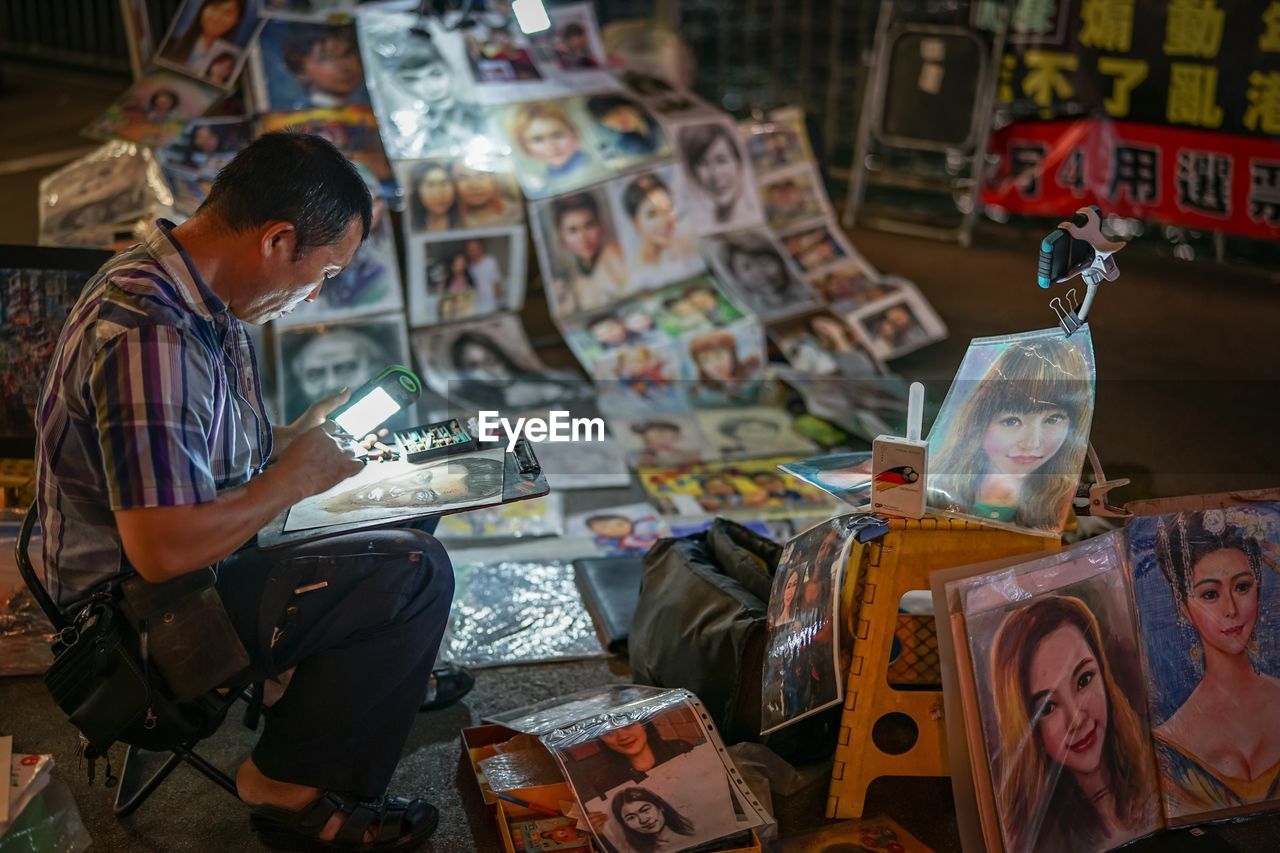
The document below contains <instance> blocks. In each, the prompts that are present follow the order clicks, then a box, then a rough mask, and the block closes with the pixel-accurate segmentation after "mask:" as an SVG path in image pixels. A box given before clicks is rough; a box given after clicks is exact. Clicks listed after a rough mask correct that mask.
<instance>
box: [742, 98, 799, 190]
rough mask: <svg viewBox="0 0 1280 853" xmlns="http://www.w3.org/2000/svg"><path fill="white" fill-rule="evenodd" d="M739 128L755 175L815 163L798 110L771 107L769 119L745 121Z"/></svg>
mask: <svg viewBox="0 0 1280 853" xmlns="http://www.w3.org/2000/svg"><path fill="white" fill-rule="evenodd" d="M740 128H741V131H742V137H743V139H744V140H745V142H746V146H747V153H748V154H749V155H750V157H751V165H752V166H753V167H754V168H755V171H756V174H757V175H758V176H764V175H768V174H771V173H773V172H776V171H778V170H780V169H786V168H788V167H793V166H798V165H800V164H801V163H813V162H814V156H813V148H812V147H811V146H810V145H809V133H808V131H807V130H806V129H805V126H804V113H802V112H801V111H799V110H796V109H781V110H774V111H773V113H772V114H771V115H770V116H769V118H768V120H766V121H762V122H755V121H746V122H743V123H742V124H741V125H740Z"/></svg>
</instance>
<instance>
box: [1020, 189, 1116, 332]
mask: <svg viewBox="0 0 1280 853" xmlns="http://www.w3.org/2000/svg"><path fill="white" fill-rule="evenodd" d="M1064 238H1065V239H1064ZM1124 246H1125V244H1124V243H1118V242H1114V241H1111V240H1108V239H1106V238H1105V237H1103V236H1102V211H1101V210H1099V209H1098V208H1097V207H1096V206H1092V205H1091V206H1089V207H1082V208H1080V209H1079V210H1077V211H1076V214H1075V216H1073V217H1071V219H1068V220H1065V221H1063V222H1060V223H1058V227H1057V228H1055V229H1054V230H1053V231H1052V232H1050V233H1049V236H1047V237H1045V238H1044V240H1043V241H1041V243H1040V263H1039V268H1038V271H1037V272H1038V275H1037V279H1036V280H1037V283H1038V284H1039V285H1040V286H1041V287H1049V286H1050V285H1053V284H1062V283H1063V282H1065V281H1069V280H1070V279H1072V278H1074V277H1075V276H1077V275H1078V276H1080V278H1081V280H1083V281H1084V283H1085V285H1086V288H1087V289H1086V290H1085V295H1084V302H1082V303H1080V304H1079V305H1077V304H1076V297H1075V291H1068V293H1067V301H1066V303H1065V304H1064V302H1063V301H1062V300H1061V299H1059V298H1058V297H1056V296H1055V297H1054V298H1053V299H1052V300H1050V302H1049V307H1050V308H1052V309H1053V312H1054V314H1056V315H1057V316H1058V325H1059V326H1061V327H1062V331H1063V332H1064V333H1065V334H1066V335H1067V336H1068V337H1070V336H1071V335H1073V334H1074V333H1075V332H1076V331H1077V330H1078V329H1079V328H1080V327H1081V326H1083V325H1084V324H1085V321H1086V319H1087V317H1088V316H1089V309H1090V308H1091V307H1092V306H1093V298H1094V296H1095V295H1096V294H1097V290H1098V285H1100V284H1102V282H1104V281H1115V280H1116V279H1117V278H1119V277H1120V268H1119V267H1118V266H1117V265H1116V262H1115V258H1113V257H1112V255H1114V254H1115V253H1116V252H1118V251H1120V250H1121V249H1123V248H1124Z"/></svg>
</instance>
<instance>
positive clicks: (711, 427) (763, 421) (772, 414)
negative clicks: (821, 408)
mask: <svg viewBox="0 0 1280 853" xmlns="http://www.w3.org/2000/svg"><path fill="white" fill-rule="evenodd" d="M696 414H697V420H698V426H699V427H700V428H701V430H702V435H703V437H704V440H705V442H706V443H705V444H704V445H703V446H704V447H705V448H706V450H705V451H704V455H705V457H706V458H707V459H746V458H750V457H753V456H781V455H784V454H795V455H807V454H809V453H813V452H814V451H815V450H817V449H818V446H817V445H816V444H814V443H813V442H812V441H810V440H809V439H808V438H805V437H804V436H803V435H801V434H800V433H798V432H796V430H795V427H794V426H793V425H792V421H791V416H790V415H789V414H787V412H785V411H783V410H781V409H773V408H766V407H764V406H743V407H737V408H732V409H699V410H698V412H697V413H696Z"/></svg>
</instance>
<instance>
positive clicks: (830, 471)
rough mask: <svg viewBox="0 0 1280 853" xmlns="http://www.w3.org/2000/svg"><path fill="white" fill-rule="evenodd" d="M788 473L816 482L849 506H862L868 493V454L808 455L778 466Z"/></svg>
mask: <svg viewBox="0 0 1280 853" xmlns="http://www.w3.org/2000/svg"><path fill="white" fill-rule="evenodd" d="M778 468H779V469H780V470H782V471H786V472H787V473H788V474H790V475H791V476H793V477H795V478H797V479H799V480H803V481H804V482H806V483H809V484H810V485H813V486H817V487H818V488H819V489H822V491H824V492H826V493H827V494H829V495H832V496H834V497H837V498H839V499H840V500H842V501H844V502H845V503H847V504H849V505H850V506H856V507H861V506H865V505H866V504H867V503H868V501H869V498H870V494H871V454H870V453H869V452H864V453H836V454H832V455H830V456H811V457H809V458H807V459H800V460H797V461H795V462H784V463H782V464H781V465H779V466H778Z"/></svg>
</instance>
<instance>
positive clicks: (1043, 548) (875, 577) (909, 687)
mask: <svg viewBox="0 0 1280 853" xmlns="http://www.w3.org/2000/svg"><path fill="white" fill-rule="evenodd" d="M1060 547H1061V542H1060V541H1059V540H1057V539H1049V538H1045V537H1041V536H1028V535H1025V534H1021V533H1010V532H1008V531H1005V530H997V529H995V528H992V527H984V526H982V525H980V524H978V523H976V522H970V521H960V520H957V519H951V518H945V517H937V516H926V517H924V518H922V519H920V520H918V521H917V520H912V519H903V518H894V519H891V520H890V523H889V532H888V533H886V534H885V535H884V536H883V537H881V538H880V539H878V540H875V541H873V542H870V543H868V544H867V545H865V546H863V547H861V548H859V547H857V546H855V547H854V548H853V550H852V551H851V552H850V557H849V565H848V567H847V570H846V572H845V579H844V586H843V587H842V589H841V591H840V604H841V608H842V609H841V613H842V614H843V617H844V623H843V624H844V628H845V631H846V632H847V633H846V636H847V637H852V638H853V649H852V657H851V660H850V664H849V673H848V679H847V681H846V684H845V696H844V713H843V714H842V715H841V718H840V738H839V741H838V743H837V746H836V757H835V766H834V767H833V768H832V770H831V787H830V789H829V791H828V795H827V817H829V818H859V817H862V809H863V804H864V802H865V800H866V796H867V788H868V787H869V786H870V785H871V782H872V780H874V779H877V778H879V777H881V776H946V775H948V770H947V758H946V748H945V745H944V743H943V740H942V737H943V731H944V724H943V721H942V690H941V686H940V685H941V683H942V678H941V675H940V673H939V670H938V640H937V632H936V628H935V627H934V624H933V617H932V616H916V615H910V614H900V613H899V612H898V603H899V602H900V601H901V599H902V595H903V593H906V592H911V591H912V590H926V591H927V590H928V589H929V573H930V572H932V571H934V570H936V569H947V568H951V567H953V566H963V565H967V564H969V563H980V562H984V561H986V560H996V559H1000V558H1002V557H1011V556H1015V555H1018V554H1027V555H1029V556H1035V555H1038V554H1042V553H1046V552H1050V551H1056V550H1058V549H1059V548H1060ZM855 561H857V562H859V563H860V564H861V565H855ZM895 635H896V636H897V638H898V643H899V653H898V655H897V657H896V658H895V659H894V661H893V664H892V666H891V665H890V660H889V657H890V652H891V648H892V645H893V639H894V637H895ZM891 683H892V684H894V685H897V686H898V687H899V688H906V689H895V687H893V686H890V685H891ZM893 714H905V715H906V716H907V717H909V718H910V719H911V722H912V723H914V724H915V727H916V731H917V732H918V736H917V737H916V739H915V741H914V743H911V744H910V746H909V747H908V748H906V750H905V751H902V752H898V753H896V754H890V753H888V752H885V751H883V750H882V749H880V748H879V747H878V746H876V744H875V743H874V741H873V740H872V730H873V729H874V728H875V726H876V725H877V724H878V723H879V722H880V721H881V720H882V719H884V718H885V717H888V716H890V715H893ZM900 722H903V723H905V722H906V721H900Z"/></svg>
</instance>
